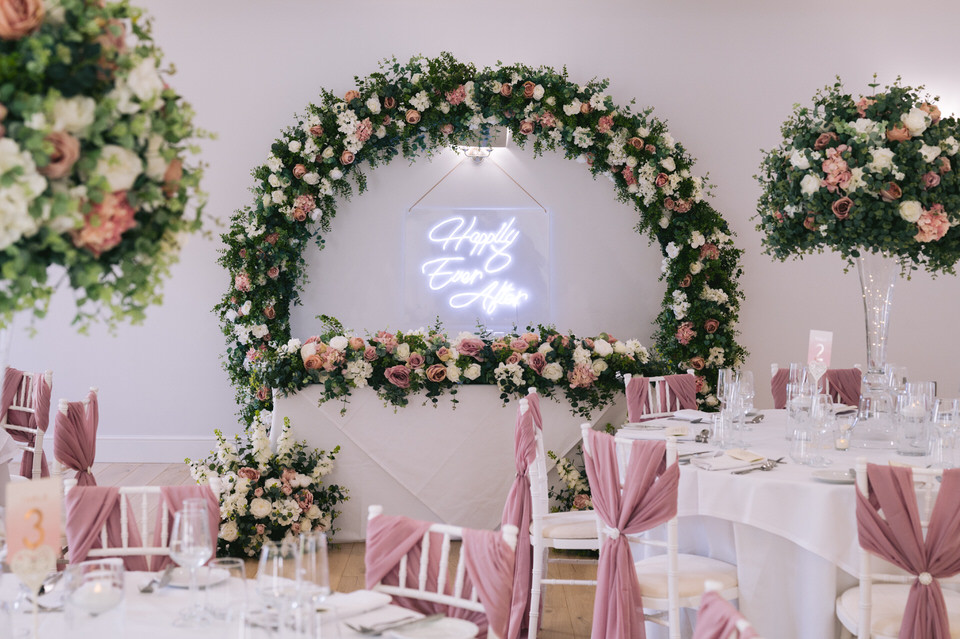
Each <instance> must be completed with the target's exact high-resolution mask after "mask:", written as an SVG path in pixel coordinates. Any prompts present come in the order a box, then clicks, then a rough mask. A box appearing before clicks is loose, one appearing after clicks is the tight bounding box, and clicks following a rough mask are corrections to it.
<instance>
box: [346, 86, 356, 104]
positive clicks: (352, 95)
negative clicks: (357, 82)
mask: <svg viewBox="0 0 960 639" xmlns="http://www.w3.org/2000/svg"><path fill="white" fill-rule="evenodd" d="M358 99H360V92H359V91H357V90H356V89H350V90H349V91H347V92H346V94H344V96H343V101H344V102H346V103H347V104H350V103H351V102H353V101H354V100H358Z"/></svg>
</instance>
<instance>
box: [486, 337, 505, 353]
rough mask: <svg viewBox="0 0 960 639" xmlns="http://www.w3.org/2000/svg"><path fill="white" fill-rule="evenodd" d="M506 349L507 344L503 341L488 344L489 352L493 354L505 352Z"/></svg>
mask: <svg viewBox="0 0 960 639" xmlns="http://www.w3.org/2000/svg"><path fill="white" fill-rule="evenodd" d="M506 348H507V344H506V343H505V342H504V341H503V340H499V339H498V340H497V341H495V342H493V343H492V344H490V350H492V351H493V352H494V353H499V352H500V351H502V350H505V349H506Z"/></svg>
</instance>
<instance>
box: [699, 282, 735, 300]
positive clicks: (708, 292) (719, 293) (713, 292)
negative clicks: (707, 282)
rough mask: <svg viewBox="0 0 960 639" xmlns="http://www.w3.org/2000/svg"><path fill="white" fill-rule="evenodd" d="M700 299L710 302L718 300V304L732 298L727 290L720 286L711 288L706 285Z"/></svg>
mask: <svg viewBox="0 0 960 639" xmlns="http://www.w3.org/2000/svg"><path fill="white" fill-rule="evenodd" d="M700 299H702V300H706V301H708V302H716V303H717V304H726V303H727V302H728V301H729V299H730V298H729V297H728V295H727V294H726V292H725V291H723V290H721V289H719V288H710V287H709V286H704V287H703V290H702V291H701V292H700Z"/></svg>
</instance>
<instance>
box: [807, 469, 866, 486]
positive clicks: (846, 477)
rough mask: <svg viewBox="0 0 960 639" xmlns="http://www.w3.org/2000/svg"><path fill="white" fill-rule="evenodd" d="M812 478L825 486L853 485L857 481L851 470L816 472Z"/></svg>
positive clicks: (823, 470) (812, 474)
mask: <svg viewBox="0 0 960 639" xmlns="http://www.w3.org/2000/svg"><path fill="white" fill-rule="evenodd" d="M810 476H811V477H813V478H814V479H815V480H817V481H819V482H823V483H825V484H852V483H854V482H855V481H856V477H855V476H854V474H853V473H851V472H850V471H849V470H830V469H822V470H815V471H813V472H812V473H811V474H810Z"/></svg>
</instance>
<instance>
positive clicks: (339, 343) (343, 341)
mask: <svg viewBox="0 0 960 639" xmlns="http://www.w3.org/2000/svg"><path fill="white" fill-rule="evenodd" d="M349 345H350V340H348V339H347V338H346V337H344V336H343V335H337V336H336V337H334V338H333V339H331V340H330V348H335V349H337V350H338V351H345V350H347V346H349Z"/></svg>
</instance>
